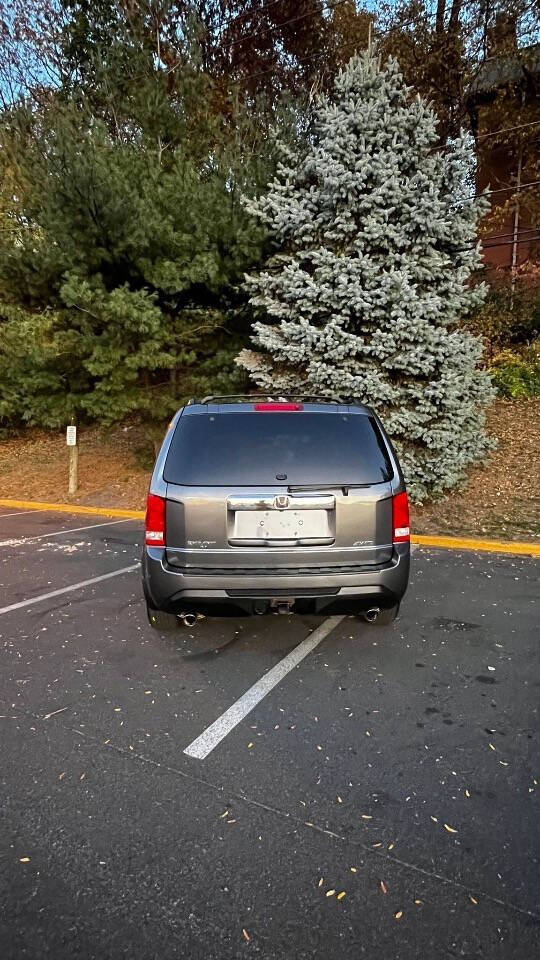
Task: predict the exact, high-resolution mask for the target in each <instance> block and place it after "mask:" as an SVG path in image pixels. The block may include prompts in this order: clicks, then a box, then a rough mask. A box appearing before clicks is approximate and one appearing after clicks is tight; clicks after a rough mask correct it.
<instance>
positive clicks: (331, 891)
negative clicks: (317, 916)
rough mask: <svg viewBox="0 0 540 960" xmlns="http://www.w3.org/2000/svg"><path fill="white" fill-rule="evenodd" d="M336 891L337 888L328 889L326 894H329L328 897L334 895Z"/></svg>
mask: <svg viewBox="0 0 540 960" xmlns="http://www.w3.org/2000/svg"><path fill="white" fill-rule="evenodd" d="M335 892H336V891H335V890H328V891H327V892H326V896H327V897H333V896H334V894H335Z"/></svg>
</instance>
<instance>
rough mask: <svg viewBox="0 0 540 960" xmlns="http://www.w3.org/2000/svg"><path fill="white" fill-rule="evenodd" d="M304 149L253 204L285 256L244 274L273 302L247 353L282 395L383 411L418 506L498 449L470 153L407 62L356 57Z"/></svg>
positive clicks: (256, 302) (249, 363)
mask: <svg viewBox="0 0 540 960" xmlns="http://www.w3.org/2000/svg"><path fill="white" fill-rule="evenodd" d="M315 114H316V115H315V121H316V122H315V125H314V134H313V138H312V141H311V145H310V147H309V148H308V150H307V153H305V154H304V155H303V156H299V155H295V154H294V153H290V152H289V154H288V156H287V158H286V160H284V162H283V163H282V164H281V166H280V168H279V169H278V174H277V177H276V178H275V179H274V180H273V182H272V183H271V184H270V186H269V189H268V191H267V193H266V194H265V195H264V196H262V197H260V198H259V199H258V200H255V201H253V200H252V201H249V200H246V207H247V209H248V210H249V211H250V212H251V213H252V214H253V215H254V216H255V217H256V218H257V219H258V220H259V221H261V222H262V223H263V224H265V225H266V226H267V228H269V229H270V231H271V233H272V235H273V238H274V242H275V248H274V250H275V252H274V253H273V255H272V256H271V257H270V258H269V260H268V261H267V262H266V263H265V266H264V268H263V270H262V271H261V272H259V273H257V274H254V275H252V276H250V277H248V278H247V287H248V290H249V292H250V295H251V300H250V302H251V304H252V305H253V306H254V307H257V308H260V310H261V320H259V321H258V322H256V323H255V324H254V335H253V342H254V344H255V346H256V347H258V348H260V350H259V352H254V351H250V350H244V351H242V353H241V354H240V355H239V357H238V358H237V362H238V363H239V365H240V366H243V367H244V368H245V369H247V370H248V371H249V372H250V373H251V375H252V378H253V379H254V380H255V382H256V383H257V384H258V385H259V386H260V387H262V388H263V389H264V390H265V391H269V392H271V393H273V394H276V393H279V392H282V393H283V392H287V391H291V390H293V389H295V390H307V391H308V392H310V393H319V394H324V395H329V394H332V395H334V396H339V397H341V398H348V397H351V398H354V399H355V400H357V401H362V402H365V403H368V404H370V405H372V406H373V408H374V409H376V411H377V412H378V413H379V415H380V416H381V417H382V419H383V421H384V423H385V425H386V427H387V429H388V431H389V433H390V435H391V437H392V439H393V441H394V443H395V445H396V447H397V449H398V452H399V455H400V458H401V462H402V465H403V468H404V471H405V474H406V477H407V479H408V482H409V486H410V490H411V493H412V495H413V497H414V498H415V499H417V500H421V499H422V498H423V497H425V496H426V495H428V494H437V493H440V492H442V491H443V490H445V489H447V488H449V487H451V486H453V485H454V484H455V483H456V482H457V481H458V480H459V479H460V478H461V477H462V476H463V472H464V468H465V467H467V465H468V464H470V463H472V462H473V461H475V460H477V459H478V458H480V457H482V455H483V454H484V453H485V452H486V451H487V450H488V449H489V447H490V442H489V440H488V438H487V437H486V435H485V432H484V408H485V405H486V404H487V403H488V402H489V400H490V399H491V397H492V395H493V391H492V387H491V382H490V380H489V377H488V375H487V374H486V373H484V372H482V371H481V370H479V369H478V366H477V365H478V363H479V360H480V356H481V349H482V347H481V342H480V341H479V340H478V339H477V338H475V337H473V336H472V335H471V334H469V333H466V332H464V331H463V330H462V329H460V326H459V324H460V321H461V320H462V318H463V317H464V316H465V315H467V314H468V313H469V312H470V311H471V310H472V309H473V308H474V307H476V306H477V305H478V304H479V303H481V302H482V300H483V297H484V294H485V291H484V288H483V285H482V284H477V285H476V286H474V285H472V283H471V274H472V272H473V271H474V270H475V269H476V268H478V267H479V265H480V254H479V250H478V245H477V242H476V223H477V219H478V217H479V215H480V213H481V212H482V210H483V201H480V202H479V201H475V200H471V199H470V193H471V187H470V184H467V183H466V179H465V177H464V176H463V171H464V169H465V168H466V165H467V164H466V160H467V146H466V144H465V141H463V140H458V141H456V142H455V143H454V144H453V145H452V146H451V147H450V148H449V149H448V150H447V151H446V152H444V153H442V152H440V151H437V150H436V144H437V139H438V138H437V131H436V122H437V120H436V115H435V113H434V111H433V110H432V109H431V108H430V106H429V105H428V104H427V103H426V102H424V101H423V100H422V99H420V98H419V97H413V96H412V94H411V91H410V89H409V88H407V87H406V85H405V84H404V81H403V79H402V76H401V74H400V71H399V67H398V65H397V63H396V62H395V61H392V60H390V61H388V63H387V64H386V65H384V66H382V65H381V63H380V60H379V59H378V58H377V57H374V56H372V55H369V54H366V55H364V56H362V57H354V58H353V59H352V60H351V61H350V62H349V63H348V64H347V66H346V67H345V68H344V69H343V70H342V71H341V72H340V73H339V75H338V76H337V79H336V81H335V85H334V90H333V94H332V96H331V97H329V98H327V97H323V98H321V99H320V100H319V101H318V104H317V106H316V111H315Z"/></svg>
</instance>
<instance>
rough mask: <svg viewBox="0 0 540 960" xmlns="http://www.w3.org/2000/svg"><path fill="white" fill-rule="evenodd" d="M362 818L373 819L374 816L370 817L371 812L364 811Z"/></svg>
mask: <svg viewBox="0 0 540 960" xmlns="http://www.w3.org/2000/svg"><path fill="white" fill-rule="evenodd" d="M362 820H373V817H370V815H369V813H363V814H362Z"/></svg>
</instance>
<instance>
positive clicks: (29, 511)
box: [0, 510, 32, 518]
mask: <svg viewBox="0 0 540 960" xmlns="http://www.w3.org/2000/svg"><path fill="white" fill-rule="evenodd" d="M23 513H32V511H31V510H17V511H16V512H15V513H13V512H12V513H0V518H1V517H22V515H23Z"/></svg>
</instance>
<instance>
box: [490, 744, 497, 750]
mask: <svg viewBox="0 0 540 960" xmlns="http://www.w3.org/2000/svg"><path fill="white" fill-rule="evenodd" d="M489 749H490V750H496V749H497V747H494V746H493V744H492V743H490V745H489Z"/></svg>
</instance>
